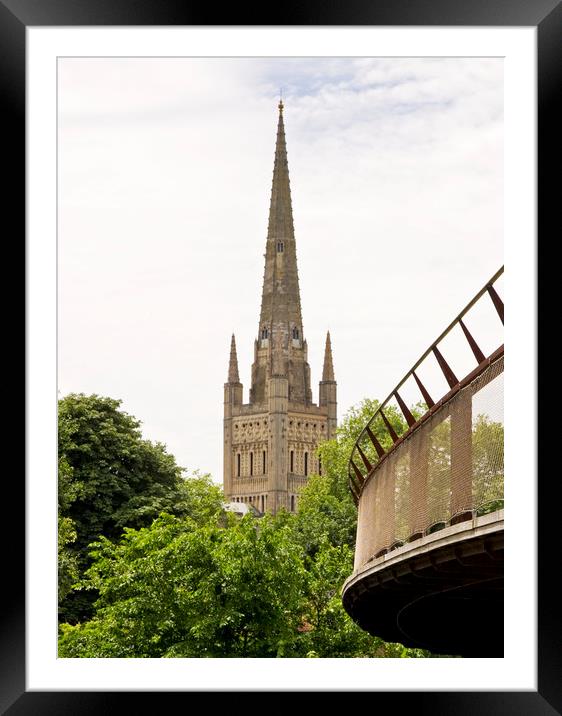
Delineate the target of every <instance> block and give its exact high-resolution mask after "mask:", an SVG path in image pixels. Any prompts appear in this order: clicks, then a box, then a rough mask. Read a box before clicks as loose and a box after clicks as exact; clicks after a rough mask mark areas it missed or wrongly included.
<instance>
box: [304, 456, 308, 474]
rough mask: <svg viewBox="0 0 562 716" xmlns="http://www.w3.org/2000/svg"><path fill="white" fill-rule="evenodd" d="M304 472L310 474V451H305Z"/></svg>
mask: <svg viewBox="0 0 562 716" xmlns="http://www.w3.org/2000/svg"><path fill="white" fill-rule="evenodd" d="M304 474H305V476H306V475H308V453H307V452H305V454H304Z"/></svg>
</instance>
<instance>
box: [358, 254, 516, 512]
mask: <svg viewBox="0 0 562 716" xmlns="http://www.w3.org/2000/svg"><path fill="white" fill-rule="evenodd" d="M503 271H504V268H503V266H502V267H501V268H500V270H499V271H498V272H497V273H496V274H494V276H492V278H491V279H490V280H489V281H487V282H486V284H485V285H484V286H483V288H482V289H481V290H480V291H479V292H478V293H477V294H476V295H475V296H474V298H473V299H472V300H471V301H470V302H469V303H468V304H467V305H466V306H465V308H464V309H463V310H462V311H461V312H460V313H459V314H458V315H457V316H456V318H455V319H454V320H453V321H452V322H451V323H450V325H449V326H447V328H446V329H445V330H444V331H443V333H441V335H440V336H439V337H438V338H437V339H436V340H435V341H434V342H433V343H432V344H431V345H430V346H429V348H428V349H427V350H426V351H425V353H423V355H422V356H421V357H420V358H419V360H418V361H417V362H416V363H415V365H414V366H412V368H410V370H409V371H408V372H407V373H406V375H405V376H404V377H403V378H402V380H400V382H399V383H398V384H397V385H396V386H395V387H394V389H393V390H392V392H391V393H390V395H388V397H387V398H386V399H385V400H384V401H383V402H382V403H381V405H380V406H379V408H378V410H377V411H376V412H375V413H374V415H373V416H372V417H371V419H370V420H369V422H368V423H367V425H366V426H365V427H364V428H363V430H362V431H361V433H360V434H359V437H358V438H357V440H356V442H355V445H354V447H353V450H352V453H351V457H350V459H349V466H348V478H349V488H350V490H351V494H352V496H353V499H354V501H355V504H356V505H357V504H358V503H359V498H360V497H361V494H362V492H363V490H364V488H365V486H366V484H367V482H368V481H369V480H370V478H371V477H372V476H373V475H374V474H375V472H376V471H377V469H378V468H379V467H380V466H381V465H382V464H383V463H384V462H385V461H386V460H387V459H388V457H389V456H390V455H391V454H392V453H393V452H394V451H395V450H396V448H397V447H398V446H399V445H400V444H401V443H402V442H403V441H405V440H406V439H407V438H409V437H410V436H412V435H413V433H414V432H415V431H417V430H418V429H419V428H420V426H421V425H422V424H423V423H424V422H425V421H426V420H428V419H429V418H431V416H432V415H434V414H435V413H436V412H437V411H438V410H439V409H440V407H441V406H442V405H444V404H445V403H447V402H448V401H450V400H451V399H452V398H453V397H454V396H455V394H456V393H458V392H459V391H460V390H462V389H463V388H464V387H465V386H467V385H469V384H470V382H471V381H474V379H475V378H476V377H477V376H479V375H480V374H482V373H483V372H484V371H485V370H486V369H487V368H488V367H489V366H490V365H491V364H492V363H494V362H496V361H497V360H498V359H499V358H500V357H501V356H503V343H502V344H501V345H500V346H498V347H497V348H496V350H494V351H493V352H492V353H491V354H490V355H489V356H487V357H486V356H485V355H484V353H483V352H482V350H481V349H480V347H479V345H478V343H477V342H476V340H475V339H474V337H473V336H472V334H471V333H470V331H469V330H468V328H467V326H466V324H465V322H464V321H463V318H464V317H465V316H466V315H467V313H469V311H470V310H471V309H472V308H473V307H474V306H475V304H476V303H477V302H478V301H479V300H480V299H481V298H482V297H483V296H484V295H485V294H487V296H488V297H489V298H490V299H491V301H492V303H493V306H494V307H495V310H496V312H497V314H498V317H499V319H501V322H502V324H503V311H504V306H503V301H502V299H501V298H500V296H499V295H498V293H497V291H496V289H495V288H494V284H495V283H496V281H497V280H498V278H499V277H500V276H501V275H502V274H503ZM456 326H458V327H459V328H460V329H461V331H462V334H463V335H464V337H465V339H466V341H467V342H468V345H469V347H470V349H471V351H472V354H473V356H474V359H475V360H476V364H477V365H476V368H475V369H474V370H473V371H471V372H469V373H468V375H466V376H464V377H463V378H461V379H459V378H458V377H457V376H456V375H455V373H454V372H453V370H452V369H451V367H450V365H449V363H448V362H447V360H446V358H445V357H444V355H443V353H442V351H441V350H440V349H439V345H440V344H441V343H442V341H443V339H444V338H445V337H446V336H448V335H449V333H451V331H452V330H453V329H454V328H455V327H456ZM430 356H431V357H433V358H434V359H435V361H436V362H437V365H438V367H439V369H440V371H441V373H442V374H443V376H444V378H445V380H446V382H447V385H448V386H449V390H448V392H446V393H445V394H444V395H443V396H441V398H439V399H437V398H435V399H434V397H433V396H431V395H430V393H429V391H428V390H427V388H426V386H425V385H424V383H423V382H422V381H421V379H420V377H419V375H418V374H417V372H416V371H418V369H419V368H420V366H421V365H422V363H424V361H425V360H426V358H429V357H430ZM502 370H503V368H502ZM409 378H413V380H414V381H415V384H416V386H417V389H418V390H419V394H420V397H421V402H422V404H425V408H426V409H425V411H424V412H423V414H421V415H414V414H413V413H412V410H410V409H409V408H408V407H407V405H406V403H405V402H404V400H403V399H402V396H401V395H400V393H399V390H400V389H401V388H402V386H403V385H404V384H405V383H406V381H407V380H408V379H409ZM392 399H394V400H395V401H396V403H397V405H398V406H399V409H400V411H401V413H402V415H403V416H404V421H405V425H404V426H403V427H404V428H405V429H404V430H402V431H400V432H399V431H398V429H397V427H396V424H395V425H392V422H391V419H389V416H388V415H387V414H385V408H387V406H389V403H390V401H392ZM414 412H416V411H414ZM387 413H389V410H387ZM404 421H401V422H404ZM375 426H376V428H375ZM375 433H377V435H378V437H377V435H375ZM381 435H382V437H381Z"/></svg>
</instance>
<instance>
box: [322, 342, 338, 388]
mask: <svg viewBox="0 0 562 716" xmlns="http://www.w3.org/2000/svg"><path fill="white" fill-rule="evenodd" d="M322 380H323V381H324V382H327V381H333V380H335V378H334V365H333V362H332V342H331V340H330V331H328V333H327V334H326V349H325V351H324V369H323V371H322Z"/></svg>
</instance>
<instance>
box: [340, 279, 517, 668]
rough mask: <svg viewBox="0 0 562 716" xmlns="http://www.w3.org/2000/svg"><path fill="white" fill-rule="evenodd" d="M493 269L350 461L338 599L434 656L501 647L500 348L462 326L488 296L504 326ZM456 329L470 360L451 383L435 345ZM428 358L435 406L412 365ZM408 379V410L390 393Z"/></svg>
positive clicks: (489, 652) (383, 633)
mask: <svg viewBox="0 0 562 716" xmlns="http://www.w3.org/2000/svg"><path fill="white" fill-rule="evenodd" d="M502 271H503V269H502V270H500V271H499V272H498V273H497V274H496V275H495V276H494V277H493V278H492V279H491V280H490V281H489V282H488V283H487V284H486V286H484V288H483V289H482V290H481V291H480V292H479V293H478V294H477V295H476V297H475V298H474V299H473V300H472V301H471V302H470V303H469V304H468V306H467V307H466V308H465V309H464V310H463V312H461V314H460V315H459V316H457V318H456V319H455V320H454V321H453V323H452V324H451V325H450V326H449V327H448V328H447V329H446V331H445V332H444V333H443V334H442V335H441V336H440V337H439V338H438V339H437V341H435V342H434V343H433V344H432V345H431V346H430V348H429V349H428V350H427V351H426V353H425V354H424V355H423V356H422V358H421V359H420V360H419V361H418V362H417V363H416V365H415V366H414V367H413V368H412V369H411V370H410V371H409V372H408V374H407V375H406V376H405V378H404V379H403V380H402V381H401V382H400V383H399V384H398V386H397V387H396V388H395V389H394V391H393V392H392V393H391V395H390V396H389V398H387V399H386V400H385V401H384V402H383V403H382V404H381V406H380V408H379V410H378V411H377V412H376V413H375V415H374V416H373V417H372V418H371V420H370V421H369V423H368V424H367V426H366V427H365V428H364V430H363V431H362V433H361V434H360V436H359V438H358V440H357V442H356V445H355V447H354V450H353V453H352V456H351V459H350V466H349V479H350V488H351V490H352V493H353V496H354V499H355V501H356V504H357V506H358V525H357V541H356V551H355V564H354V572H353V574H352V575H351V576H350V577H349V579H348V580H347V582H346V583H345V585H344V588H343V603H344V606H345V608H346V610H347V611H348V613H349V614H350V615H351V617H352V618H353V619H354V620H355V621H356V622H357V623H358V624H359V625H360V626H361V627H362V628H364V629H366V630H367V631H369V632H370V633H372V634H375V635H377V636H380V637H382V638H384V639H385V640H386V641H397V642H400V643H402V644H404V645H406V646H418V647H423V648H428V649H431V650H432V651H434V652H435V653H446V654H460V655H463V656H501V654H502V650H503V505H504V503H503V484H504V474H503V365H504V349H503V345H500V346H499V347H498V348H497V349H496V350H494V351H493V352H492V353H491V354H490V355H489V356H488V357H485V356H484V354H483V353H482V351H481V350H480V348H479V346H478V344H477V343H476V341H475V340H474V338H473V337H472V335H471V334H470V333H469V331H468V329H467V327H466V325H465V323H464V321H463V318H464V316H465V314H467V313H468V311H469V310H470V309H471V308H472V306H474V305H475V304H476V302H477V301H478V300H479V299H480V298H481V297H482V296H484V294H488V295H489V296H490V297H491V299H492V303H493V306H494V307H495V310H496V311H497V314H498V315H499V317H500V318H501V322H502V324H503V303H502V302H501V299H500V298H499V296H498V294H497V292H496V291H495V289H494V287H493V284H494V282H495V281H496V280H497V278H498V277H499V276H500V275H501V273H502ZM455 327H458V329H460V330H462V333H463V334H464V336H465V338H466V341H467V344H468V345H469V347H470V349H471V351H472V353H473V355H474V358H475V359H476V361H477V366H476V367H475V368H474V369H473V370H472V371H470V372H469V373H468V374H467V375H465V376H464V377H463V378H462V379H460V380H459V379H458V378H457V377H456V375H455V374H454V372H453V370H452V369H451V367H450V365H449V364H448V363H447V360H446V358H445V357H444V355H443V353H442V352H441V350H440V347H439V344H440V343H441V342H442V341H443V338H444V337H445V336H447V335H449V333H450V332H451V331H452V329H453V328H455ZM496 345H497V344H496ZM428 356H429V357H430V358H435V359H436V360H437V364H438V366H439V368H440V370H441V371H442V373H443V375H444V377H445V378H446V380H447V383H448V386H449V390H448V391H447V393H446V394H445V395H443V397H442V398H441V399H439V400H438V401H434V400H433V399H432V397H431V395H430V394H429V392H428V390H427V389H426V387H425V385H424V384H423V383H422V382H421V380H420V378H419V377H418V374H417V372H416V371H417V370H418V369H419V366H420V365H421V364H422V363H423V361H424V359H426V358H427V357H428ZM408 379H413V380H414V381H415V384H416V385H417V386H418V388H419V390H420V392H421V395H422V396H423V399H424V403H425V412H423V414H421V415H418V416H416V417H415V416H414V415H413V414H412V413H411V412H410V410H409V409H408V408H407V407H406V405H405V403H404V401H403V400H402V398H401V396H400V394H399V392H398V390H399V389H402V386H403V385H404V384H405V383H406V381H407V380H408ZM391 399H393V400H394V402H395V403H396V404H397V405H398V406H399V408H400V410H401V411H402V414H403V415H404V419H405V422H407V427H405V429H404V430H403V431H402V433H401V434H399V432H398V430H397V428H396V421H394V422H395V425H394V426H393V424H392V421H391V420H390V419H389V416H390V415H391V413H392V411H391V410H390V405H392V403H391ZM385 411H386V412H385ZM393 414H396V411H395V412H394V413H393Z"/></svg>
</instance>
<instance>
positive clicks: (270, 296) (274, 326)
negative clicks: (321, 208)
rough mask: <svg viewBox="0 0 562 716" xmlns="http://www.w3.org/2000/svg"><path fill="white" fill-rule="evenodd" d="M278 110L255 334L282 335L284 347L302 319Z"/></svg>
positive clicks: (285, 157)
mask: <svg viewBox="0 0 562 716" xmlns="http://www.w3.org/2000/svg"><path fill="white" fill-rule="evenodd" d="M278 109H279V120H278V124H277V140H276V144H275V160H274V165H273V181H272V185H271V201H270V205H269V221H268V228H267V242H266V249H265V271H264V281H263V292H262V303H261V312H260V329H259V330H260V333H261V331H263V329H264V328H266V329H267V331H268V333H271V335H272V336H273V334H274V333H277V332H280V333H282V334H283V343H284V345H287V340H288V337H289V336H288V334H289V332H291V331H292V330H293V328H295V327H296V330H297V332H298V335H299V337H302V317H301V305H300V293H299V279H298V272H297V253H296V246H295V233H294V226H293V209H292V205H291V187H290V182H289V165H288V162H287V146H286V142H285V125H284V121H283V109H284V104H283V100H280V101H279V104H278Z"/></svg>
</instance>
